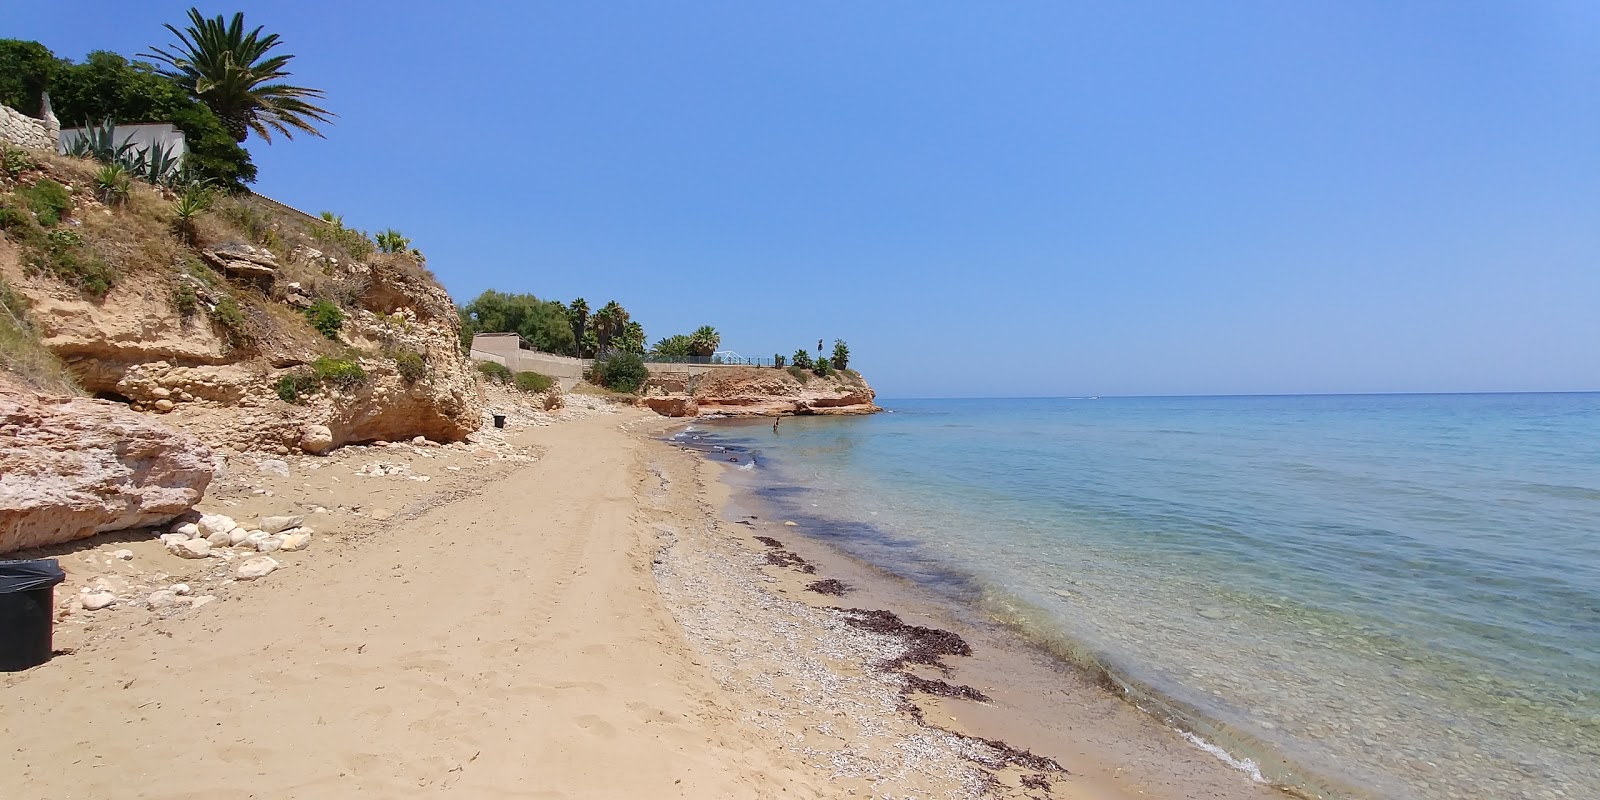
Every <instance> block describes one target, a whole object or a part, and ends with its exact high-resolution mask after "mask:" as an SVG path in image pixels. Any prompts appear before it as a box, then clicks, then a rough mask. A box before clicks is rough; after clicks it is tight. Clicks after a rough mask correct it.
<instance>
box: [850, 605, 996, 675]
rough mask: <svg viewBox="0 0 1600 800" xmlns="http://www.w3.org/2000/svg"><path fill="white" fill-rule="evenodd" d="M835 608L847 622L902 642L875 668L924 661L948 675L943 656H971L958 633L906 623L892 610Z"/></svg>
mask: <svg viewBox="0 0 1600 800" xmlns="http://www.w3.org/2000/svg"><path fill="white" fill-rule="evenodd" d="M837 611H838V612H839V613H841V614H844V615H845V624H847V625H850V626H852V627H856V628H860V629H862V630H864V631H867V632H869V633H878V634H882V635H884V636H893V637H896V638H898V639H902V640H904V641H905V643H906V650H905V652H904V653H901V654H900V655H899V656H897V657H895V658H891V659H889V660H887V661H885V662H883V663H881V664H879V665H878V668H879V669H883V670H898V669H900V668H901V667H904V666H905V665H907V664H926V665H928V666H930V667H938V668H939V670H940V671H941V672H944V673H946V674H949V672H950V668H949V667H948V666H945V663H944V661H943V657H944V656H970V655H972V647H971V646H970V645H968V644H967V641H966V640H965V639H962V638H961V637H960V636H959V635H957V634H954V633H951V632H950V631H942V630H939V629H937V628H926V627H923V626H921V625H907V624H905V623H904V622H902V621H900V617H899V616H898V615H896V614H895V613H894V612H893V611H883V610H874V611H869V610H867V609H864V608H841V609H837Z"/></svg>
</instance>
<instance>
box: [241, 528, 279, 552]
mask: <svg viewBox="0 0 1600 800" xmlns="http://www.w3.org/2000/svg"><path fill="white" fill-rule="evenodd" d="M271 536H272V534H270V533H267V532H266V531H251V532H250V535H248V536H246V537H244V545H243V546H244V547H248V548H250V549H251V550H260V549H261V543H262V542H264V541H266V540H267V539H268V538H270V537H271Z"/></svg>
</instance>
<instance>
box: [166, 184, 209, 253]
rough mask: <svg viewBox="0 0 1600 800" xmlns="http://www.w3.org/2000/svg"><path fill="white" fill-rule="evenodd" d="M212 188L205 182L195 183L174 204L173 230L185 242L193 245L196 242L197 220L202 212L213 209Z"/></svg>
mask: <svg viewBox="0 0 1600 800" xmlns="http://www.w3.org/2000/svg"><path fill="white" fill-rule="evenodd" d="M212 199H213V198H212V190H211V189H210V188H208V187H206V186H205V185H203V184H194V185H191V186H189V187H187V188H185V189H184V190H183V193H182V194H180V195H178V202H176V203H174V204H173V205H172V213H173V216H174V217H175V219H173V221H172V231H173V233H176V234H178V238H180V239H182V240H183V243H184V244H187V245H190V246H193V245H194V243H195V233H196V230H195V225H194V223H195V220H197V219H199V218H200V215H201V214H204V213H206V212H207V211H210V210H211V202H212Z"/></svg>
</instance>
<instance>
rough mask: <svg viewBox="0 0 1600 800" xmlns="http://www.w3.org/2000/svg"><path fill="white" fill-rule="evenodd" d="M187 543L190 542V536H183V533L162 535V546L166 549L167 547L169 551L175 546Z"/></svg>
mask: <svg viewBox="0 0 1600 800" xmlns="http://www.w3.org/2000/svg"><path fill="white" fill-rule="evenodd" d="M187 541H189V536H188V534H183V533H163V534H161V544H162V545H163V546H164V547H167V548H169V549H170V548H171V547H172V546H173V545H175V544H177V543H178V542H187Z"/></svg>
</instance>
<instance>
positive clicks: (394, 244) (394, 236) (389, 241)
mask: <svg viewBox="0 0 1600 800" xmlns="http://www.w3.org/2000/svg"><path fill="white" fill-rule="evenodd" d="M372 242H373V244H376V245H377V246H378V252H380V253H404V252H406V251H407V250H410V249H411V240H410V239H407V238H406V237H404V236H401V235H400V232H399V231H397V230H395V229H394V228H389V229H388V230H382V231H378V232H377V233H376V234H374V235H373V237H372Z"/></svg>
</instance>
